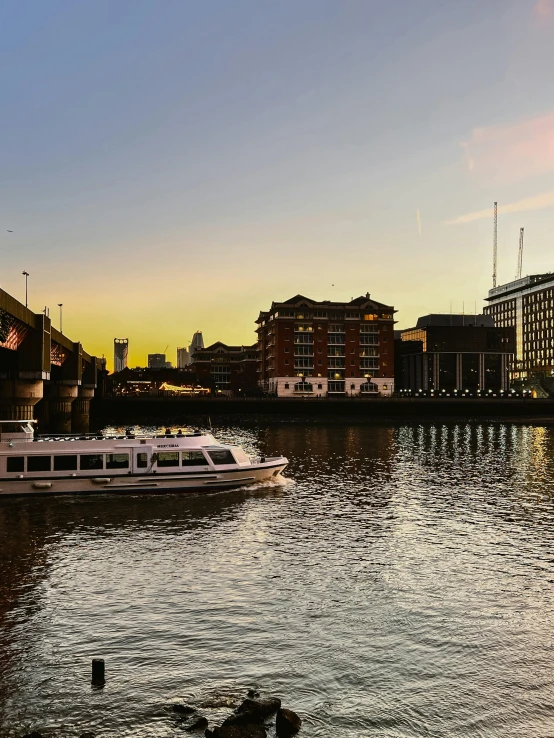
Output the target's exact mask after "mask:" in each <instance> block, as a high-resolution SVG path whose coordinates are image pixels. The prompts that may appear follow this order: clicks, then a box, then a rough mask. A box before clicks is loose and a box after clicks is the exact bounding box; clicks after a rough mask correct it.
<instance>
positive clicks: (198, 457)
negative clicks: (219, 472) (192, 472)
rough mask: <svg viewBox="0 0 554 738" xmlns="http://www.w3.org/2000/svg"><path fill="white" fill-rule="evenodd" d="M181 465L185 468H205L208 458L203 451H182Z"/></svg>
mask: <svg viewBox="0 0 554 738" xmlns="http://www.w3.org/2000/svg"><path fill="white" fill-rule="evenodd" d="M181 463H182V465H183V466H205V465H206V457H205V456H204V454H203V453H202V451H182V452H181Z"/></svg>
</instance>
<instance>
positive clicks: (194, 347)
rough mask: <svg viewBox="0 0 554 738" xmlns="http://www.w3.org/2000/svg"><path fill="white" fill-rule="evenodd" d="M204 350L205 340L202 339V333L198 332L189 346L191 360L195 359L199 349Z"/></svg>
mask: <svg viewBox="0 0 554 738" xmlns="http://www.w3.org/2000/svg"><path fill="white" fill-rule="evenodd" d="M203 348H204V339H203V338H202V331H196V333H195V334H194V336H193V337H192V341H191V343H190V346H189V354H190V358H191V360H192V359H193V358H194V354H195V352H196V351H198V349H203Z"/></svg>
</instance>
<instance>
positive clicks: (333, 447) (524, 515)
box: [0, 424, 554, 738]
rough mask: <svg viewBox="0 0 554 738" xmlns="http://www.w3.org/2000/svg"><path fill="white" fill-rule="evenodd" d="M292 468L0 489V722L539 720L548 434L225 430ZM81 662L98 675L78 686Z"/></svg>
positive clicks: (549, 674)
mask: <svg viewBox="0 0 554 738" xmlns="http://www.w3.org/2000/svg"><path fill="white" fill-rule="evenodd" d="M218 435H219V437H220V438H224V439H230V438H232V439H233V440H236V441H238V442H239V443H241V444H243V445H245V446H246V447H247V448H248V449H249V450H250V451H262V452H267V453H284V454H286V455H287V456H288V457H289V459H290V460H291V464H290V466H289V468H288V470H287V472H286V476H287V477H288V478H289V480H290V481H288V482H286V483H284V484H282V485H273V486H266V487H258V488H256V489H251V490H239V491H235V492H220V493H217V494H212V495H208V496H200V495H196V494H195V495H188V496H186V495H181V496H179V495H174V496H167V497H156V496H149V497H128V498H123V497H110V496H108V495H104V496H98V497H95V498H91V497H87V498H67V497H66V498H57V499H47V498H34V499H28V500H14V499H11V500H8V499H5V500H1V501H0V736H1V737H2V738H5V737H8V736H10V737H11V736H20V735H22V734H23V733H24V732H25V731H26V730H27V729H29V728H30V727H33V728H36V729H41V730H44V732H45V733H46V734H47V735H52V736H54V735H55V736H78V735H79V734H80V732H83V731H84V730H85V729H89V730H90V729H92V730H94V731H95V732H96V733H97V735H98V736H99V738H107V737H108V736H109V737H110V738H111V737H112V736H113V737H115V736H118V737H119V736H137V737H139V738H143V737H146V736H156V737H160V738H161V737H162V736H163V737H165V736H177V735H180V736H184V735H188V734H187V733H185V732H184V731H183V727H182V726H181V725H179V724H178V723H176V721H175V720H174V718H173V717H172V715H171V714H170V713H169V712H168V711H167V709H166V706H167V704H168V703H171V702H173V701H176V700H186V701H187V702H192V703H194V704H196V705H203V707H202V709H201V712H203V713H204V714H206V715H207V716H208V717H209V718H210V720H215V719H217V718H219V717H222V716H224V715H225V714H227V711H226V710H225V709H224V707H223V705H224V704H225V703H226V702H229V704H231V703H232V702H233V700H235V699H236V698H238V697H239V696H241V695H242V694H243V693H244V691H245V690H246V689H248V688H250V687H257V688H259V689H261V690H265V691H267V692H271V693H274V694H276V695H279V696H281V697H282V698H283V701H284V703H285V705H287V706H289V707H291V708H292V709H295V710H296V711H298V712H299V713H300V714H301V715H302V716H303V717H304V720H305V722H304V727H303V729H302V733H301V735H304V736H306V738H307V737H308V736H314V737H315V736H317V738H329V737H334V738H353V737H354V736H379V737H380V738H382V737H384V736H386V737H391V738H392V737H393V736H394V737H400V736H437V737H438V736H441V737H445V738H446V737H449V738H451V737H457V736H464V737H465V736H487V737H490V736H493V737H498V738H511V737H514V738H516V737H517V738H539V737H540V738H547V737H550V738H551V737H552V736H554V429H551V428H543V427H533V426H515V425H514V426H511V425H478V424H476V425H469V424H468V425H464V424H460V425H448V426H443V425H435V426H433V425H426V426H419V427H418V426H409V427H408V426H404V427H345V426H341V425H335V426H329V427H308V428H306V427H304V426H300V425H282V426H279V427H270V428H263V429H259V430H244V429H233V428H225V429H222V432H220V433H219V434H218ZM98 656H99V657H103V658H105V659H106V663H107V684H106V687H105V688H104V689H103V690H94V689H92V688H91V686H90V660H91V658H93V657H98Z"/></svg>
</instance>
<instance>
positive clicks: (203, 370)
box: [190, 341, 258, 396]
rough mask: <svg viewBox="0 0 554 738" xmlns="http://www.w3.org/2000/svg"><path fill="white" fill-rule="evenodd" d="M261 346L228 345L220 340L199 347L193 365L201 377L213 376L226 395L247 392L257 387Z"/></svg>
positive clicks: (200, 378) (216, 385) (193, 369)
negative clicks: (257, 369)
mask: <svg viewBox="0 0 554 738" xmlns="http://www.w3.org/2000/svg"><path fill="white" fill-rule="evenodd" d="M257 349H258V347H257V345H256V344H254V345H253V346H228V345H227V344H226V343H222V342H221V341H217V342H216V343H212V345H211V346H207V347H206V348H198V349H196V351H195V352H194V354H193V356H192V364H191V366H190V369H191V370H192V371H194V372H195V373H196V376H197V377H198V379H199V380H200V381H206V380H208V379H211V380H212V381H213V382H214V384H215V387H216V391H217V392H218V393H220V394H226V395H235V396H241V395H247V394H249V393H251V392H252V391H253V390H254V391H255V390H256V386H257V382H256V380H257V375H256V368H257V363H258V351H257Z"/></svg>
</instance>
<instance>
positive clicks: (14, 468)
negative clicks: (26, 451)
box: [6, 456, 25, 472]
mask: <svg viewBox="0 0 554 738" xmlns="http://www.w3.org/2000/svg"><path fill="white" fill-rule="evenodd" d="M24 470H25V457H23V456H8V464H7V467H6V471H9V472H22V471H24Z"/></svg>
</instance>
